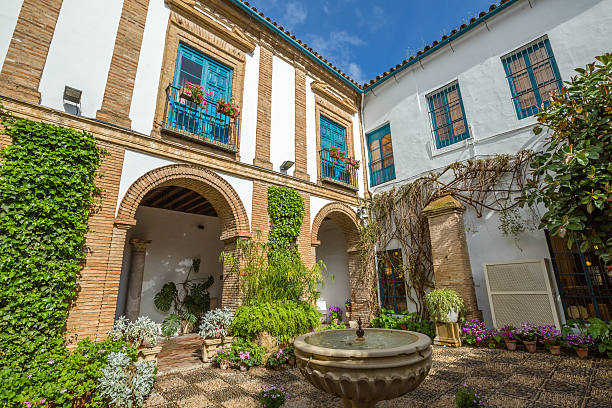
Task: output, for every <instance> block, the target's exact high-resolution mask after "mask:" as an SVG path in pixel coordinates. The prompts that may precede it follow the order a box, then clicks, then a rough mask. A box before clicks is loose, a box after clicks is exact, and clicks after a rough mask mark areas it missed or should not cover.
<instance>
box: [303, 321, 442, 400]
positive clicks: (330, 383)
mask: <svg viewBox="0 0 612 408" xmlns="http://www.w3.org/2000/svg"><path fill="white" fill-rule="evenodd" d="M364 339H365V341H357V340H356V336H355V331H354V330H352V329H341V330H327V331H320V332H313V333H307V334H304V335H302V336H300V337H298V338H297V339H296V340H295V342H294V348H295V357H296V362H297V366H298V368H299V370H300V372H301V373H302V375H304V377H305V378H306V379H307V380H308V381H309V382H310V383H311V384H312V385H314V386H315V387H317V388H318V389H320V390H323V391H325V392H328V393H330V394H334V395H336V396H338V397H341V398H342V399H343V402H344V406H345V407H354V408H362V407H364V408H365V407H375V406H376V403H377V402H379V401H383V400H388V399H393V398H397V397H399V396H402V395H404V394H406V393H407V392H410V391H412V390H414V389H415V388H417V387H418V386H419V385H420V384H421V383H422V382H423V380H424V379H425V377H426V376H427V374H428V373H429V369H430V368H431V339H430V338H429V337H428V336H426V335H424V334H421V333H416V332H410V331H404V330H390V329H365V335H364Z"/></svg>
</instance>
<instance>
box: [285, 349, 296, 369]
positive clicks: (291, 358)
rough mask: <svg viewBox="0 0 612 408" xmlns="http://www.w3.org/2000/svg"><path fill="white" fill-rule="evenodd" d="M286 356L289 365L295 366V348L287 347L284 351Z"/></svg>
mask: <svg viewBox="0 0 612 408" xmlns="http://www.w3.org/2000/svg"><path fill="white" fill-rule="evenodd" d="M284 353H285V355H286V356H287V364H289V365H290V366H291V367H294V366H295V349H294V348H293V346H287V347H285V350H284Z"/></svg>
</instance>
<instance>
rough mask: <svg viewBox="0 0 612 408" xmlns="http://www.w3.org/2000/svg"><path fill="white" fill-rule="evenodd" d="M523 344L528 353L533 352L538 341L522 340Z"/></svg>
mask: <svg viewBox="0 0 612 408" xmlns="http://www.w3.org/2000/svg"><path fill="white" fill-rule="evenodd" d="M523 344H524V345H525V347H526V348H527V351H528V352H530V353H535V352H536V348H537V346H538V343H537V342H535V341H524V342H523Z"/></svg>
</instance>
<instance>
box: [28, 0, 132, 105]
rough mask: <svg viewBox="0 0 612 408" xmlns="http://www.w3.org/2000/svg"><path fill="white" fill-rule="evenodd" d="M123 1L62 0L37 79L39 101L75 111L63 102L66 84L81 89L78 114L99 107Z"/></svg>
mask: <svg viewBox="0 0 612 408" xmlns="http://www.w3.org/2000/svg"><path fill="white" fill-rule="evenodd" d="M122 7H123V0H108V1H103V2H101V1H81V0H64V1H63V2H62V7H61V9H60V13H59V17H58V19H57V24H56V26H55V32H54V33H53V39H52V40H51V45H50V47H49V53H48V54H47V61H46V63H45V68H44V70H43V73H42V77H41V79H40V86H39V89H38V90H39V92H40V95H41V96H40V98H41V104H42V105H44V106H48V107H50V108H54V109H58V110H61V111H67V112H70V113H76V112H75V111H74V109H73V106H72V105H66V106H65V105H64V101H63V95H64V87H65V86H66V85H68V86H70V87H72V88H76V89H80V90H81V91H83V94H82V97H81V112H80V113H81V115H83V116H86V117H96V112H97V111H98V110H99V109H100V108H101V107H102V99H103V98H104V89H105V88H106V79H107V77H108V70H109V67H110V63H111V58H112V56H113V49H114V47H115V37H116V36H117V28H118V27H119V19H120V17H121V9H122Z"/></svg>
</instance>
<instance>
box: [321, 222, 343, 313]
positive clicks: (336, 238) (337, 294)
mask: <svg viewBox="0 0 612 408" xmlns="http://www.w3.org/2000/svg"><path fill="white" fill-rule="evenodd" d="M319 240H320V241H321V245H320V246H319V247H317V249H316V256H317V261H323V262H324V263H325V265H326V267H327V272H326V273H325V276H326V278H325V284H324V286H323V287H322V288H321V296H320V299H321V300H324V301H325V303H326V307H327V308H329V307H330V306H332V305H335V306H339V307H341V308H342V309H344V301H345V299H347V298H350V297H351V292H350V282H349V272H348V254H347V253H346V251H347V249H348V247H347V244H346V239H345V237H344V233H343V232H342V230H341V229H340V227H339V226H338V225H337V224H336V223H335V222H334V221H332V220H325V221H323V223H322V224H321V227H320V229H319Z"/></svg>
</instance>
